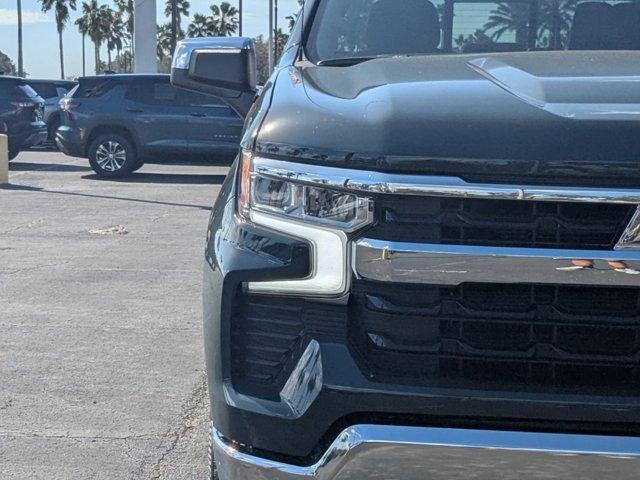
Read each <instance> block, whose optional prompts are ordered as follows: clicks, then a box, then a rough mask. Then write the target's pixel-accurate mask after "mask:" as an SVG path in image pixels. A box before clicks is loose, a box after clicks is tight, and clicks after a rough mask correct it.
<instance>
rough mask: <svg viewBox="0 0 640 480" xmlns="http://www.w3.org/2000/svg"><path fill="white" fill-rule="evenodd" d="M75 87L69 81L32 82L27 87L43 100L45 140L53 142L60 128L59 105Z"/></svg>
mask: <svg viewBox="0 0 640 480" xmlns="http://www.w3.org/2000/svg"><path fill="white" fill-rule="evenodd" d="M76 85H77V83H76V82H73V81H70V80H40V79H38V80H32V79H29V86H30V87H31V88H33V89H34V90H35V91H36V92H38V95H40V96H41V97H42V98H43V99H44V118H43V119H44V122H45V123H46V124H47V132H48V137H47V140H49V141H54V140H55V138H56V131H57V130H58V127H59V126H60V110H59V108H58V107H59V103H60V100H62V98H64V96H65V95H66V94H67V93H69V91H70V90H72V89H73V88H74V87H75V86H76Z"/></svg>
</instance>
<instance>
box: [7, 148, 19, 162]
mask: <svg viewBox="0 0 640 480" xmlns="http://www.w3.org/2000/svg"><path fill="white" fill-rule="evenodd" d="M19 153H20V149H19V148H9V161H11V160H13V159H14V158H16V157H17V156H18V154H19Z"/></svg>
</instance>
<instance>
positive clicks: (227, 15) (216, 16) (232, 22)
mask: <svg viewBox="0 0 640 480" xmlns="http://www.w3.org/2000/svg"><path fill="white" fill-rule="evenodd" d="M238 13H239V12H238V9H237V8H236V7H233V6H232V5H231V4H230V3H229V2H222V3H221V4H220V5H219V6H218V5H215V4H214V5H211V22H212V26H213V32H214V33H215V35H216V36H218V37H228V36H231V35H233V34H234V33H236V32H237V31H238V25H239V20H238Z"/></svg>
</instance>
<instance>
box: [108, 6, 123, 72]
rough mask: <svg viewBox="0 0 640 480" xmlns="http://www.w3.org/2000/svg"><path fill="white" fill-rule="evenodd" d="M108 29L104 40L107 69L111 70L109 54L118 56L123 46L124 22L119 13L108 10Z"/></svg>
mask: <svg viewBox="0 0 640 480" xmlns="http://www.w3.org/2000/svg"><path fill="white" fill-rule="evenodd" d="M108 16H109V25H110V27H109V29H108V30H107V31H106V32H105V40H106V42H107V57H108V61H107V65H108V67H107V68H108V69H109V70H112V68H111V52H112V51H114V50H115V51H116V56H118V55H120V51H121V50H122V46H123V39H124V37H125V35H126V26H125V22H124V20H123V19H122V15H121V14H120V12H116V11H113V10H111V9H109V11H108Z"/></svg>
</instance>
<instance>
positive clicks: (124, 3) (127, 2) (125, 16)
mask: <svg viewBox="0 0 640 480" xmlns="http://www.w3.org/2000/svg"><path fill="white" fill-rule="evenodd" d="M113 3H115V5H116V8H117V9H118V12H119V13H120V14H121V15H122V20H123V22H124V24H125V28H126V32H127V34H128V36H129V37H130V38H132V37H133V23H134V21H133V10H134V4H133V0H113Z"/></svg>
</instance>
